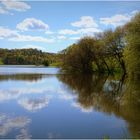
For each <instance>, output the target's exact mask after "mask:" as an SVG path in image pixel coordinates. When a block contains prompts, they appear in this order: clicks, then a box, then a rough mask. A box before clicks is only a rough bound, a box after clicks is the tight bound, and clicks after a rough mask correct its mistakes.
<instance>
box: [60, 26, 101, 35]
mask: <svg viewBox="0 0 140 140" xmlns="http://www.w3.org/2000/svg"><path fill="white" fill-rule="evenodd" d="M97 32H102V30H100V29H98V28H81V29H78V30H71V29H63V30H60V31H59V32H58V33H59V34H62V35H77V34H84V35H85V34H86V35H89V34H94V33H97Z"/></svg>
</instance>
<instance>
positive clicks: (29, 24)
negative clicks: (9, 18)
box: [16, 18, 49, 31]
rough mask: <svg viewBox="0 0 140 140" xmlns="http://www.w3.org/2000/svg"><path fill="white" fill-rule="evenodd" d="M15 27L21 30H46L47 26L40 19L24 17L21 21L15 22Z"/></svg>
mask: <svg viewBox="0 0 140 140" xmlns="http://www.w3.org/2000/svg"><path fill="white" fill-rule="evenodd" d="M16 28H17V29H19V30H21V31H28V30H47V29H48V28H49V26H48V25H47V24H45V23H44V22H43V21H41V20H38V19H35V18H26V19H24V20H23V21H22V22H21V23H19V24H17V26H16Z"/></svg>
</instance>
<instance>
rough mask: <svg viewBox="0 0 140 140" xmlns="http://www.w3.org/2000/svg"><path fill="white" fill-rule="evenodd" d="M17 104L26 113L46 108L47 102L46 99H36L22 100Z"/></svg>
mask: <svg viewBox="0 0 140 140" xmlns="http://www.w3.org/2000/svg"><path fill="white" fill-rule="evenodd" d="M18 103H19V104H20V105H21V106H22V107H24V108H25V109H27V110H28V111H31V112H35V111H37V110H40V109H42V108H44V107H46V106H48V103H49V101H48V98H46V97H43V98H38V99H29V98H24V99H21V100H19V101H18Z"/></svg>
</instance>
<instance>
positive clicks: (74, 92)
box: [0, 66, 140, 139]
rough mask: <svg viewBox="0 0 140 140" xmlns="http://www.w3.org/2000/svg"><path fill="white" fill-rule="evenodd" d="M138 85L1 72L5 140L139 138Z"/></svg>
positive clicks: (0, 134)
mask: <svg viewBox="0 0 140 140" xmlns="http://www.w3.org/2000/svg"><path fill="white" fill-rule="evenodd" d="M138 83H139V82H138V81H129V82H128V81H127V80H124V78H123V77H120V76H103V75H66V74H59V69H58V68H43V67H42V68H35V67H11V66H8V67H7V66H6V67H5V66H3V67H0V138H17V139H19V138H140V97H139V96H140V85H139V84H138Z"/></svg>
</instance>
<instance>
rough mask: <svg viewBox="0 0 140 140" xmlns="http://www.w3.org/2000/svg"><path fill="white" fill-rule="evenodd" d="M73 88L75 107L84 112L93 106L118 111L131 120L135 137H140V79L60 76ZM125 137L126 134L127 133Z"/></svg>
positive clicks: (130, 126)
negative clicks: (75, 98)
mask: <svg viewBox="0 0 140 140" xmlns="http://www.w3.org/2000/svg"><path fill="white" fill-rule="evenodd" d="M59 79H60V80H61V81H63V83H65V84H66V85H67V86H68V87H69V88H70V89H72V90H75V91H76V92H75V94H77V95H78V97H77V102H76V103H74V104H73V106H74V107H77V108H81V111H83V112H86V111H87V112H91V111H92V110H93V109H94V110H97V111H100V112H105V113H107V114H115V115H116V116H118V117H121V118H123V119H124V120H126V121H127V122H128V128H129V130H130V132H131V135H132V138H140V81H139V79H134V80H133V81H130V80H129V79H128V78H126V79H125V77H124V76H119V77H115V76H109V77H108V76H105V75H85V76H83V75H60V76H59ZM124 138H127V135H125V134H124Z"/></svg>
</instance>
